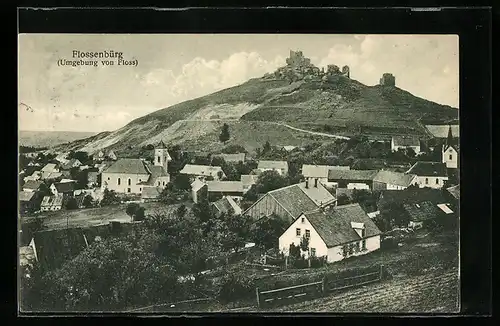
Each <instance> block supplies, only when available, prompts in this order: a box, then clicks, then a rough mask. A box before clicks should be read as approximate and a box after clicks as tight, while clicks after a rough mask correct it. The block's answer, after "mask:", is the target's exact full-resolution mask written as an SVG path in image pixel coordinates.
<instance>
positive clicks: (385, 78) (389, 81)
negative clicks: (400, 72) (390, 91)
mask: <svg viewBox="0 0 500 326" xmlns="http://www.w3.org/2000/svg"><path fill="white" fill-rule="evenodd" d="M380 85H382V86H396V77H394V76H393V75H392V74H390V73H385V74H383V75H382V78H380Z"/></svg>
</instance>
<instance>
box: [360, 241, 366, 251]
mask: <svg viewBox="0 0 500 326" xmlns="http://www.w3.org/2000/svg"><path fill="white" fill-rule="evenodd" d="M361 250H366V240H363V241H361Z"/></svg>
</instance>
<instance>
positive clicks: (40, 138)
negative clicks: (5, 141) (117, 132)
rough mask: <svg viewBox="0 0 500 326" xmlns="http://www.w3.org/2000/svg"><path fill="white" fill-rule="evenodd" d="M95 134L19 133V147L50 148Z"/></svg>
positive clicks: (64, 132) (65, 132) (67, 132)
mask: <svg viewBox="0 0 500 326" xmlns="http://www.w3.org/2000/svg"><path fill="white" fill-rule="evenodd" d="M95 134H96V133H95V132H73V131H23V130H21V131H19V145H23V146H33V147H51V146H56V145H60V144H64V143H69V142H74V141H76V140H81V139H88V138H89V137H91V136H94V135H95Z"/></svg>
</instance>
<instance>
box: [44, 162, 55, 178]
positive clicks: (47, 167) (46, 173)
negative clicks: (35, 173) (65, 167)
mask: <svg viewBox="0 0 500 326" xmlns="http://www.w3.org/2000/svg"><path fill="white" fill-rule="evenodd" d="M41 172H42V179H48V176H49V175H50V174H51V173H55V172H59V169H58V168H57V165H56V164H54V163H48V164H47V165H45V166H44V167H43V168H42V171H41Z"/></svg>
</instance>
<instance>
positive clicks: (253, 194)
mask: <svg viewBox="0 0 500 326" xmlns="http://www.w3.org/2000/svg"><path fill="white" fill-rule="evenodd" d="M257 199H258V193H257V186H256V185H252V186H251V187H250V189H248V191H247V192H246V193H245V194H243V200H245V201H250V202H254V201H256V200H257Z"/></svg>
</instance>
